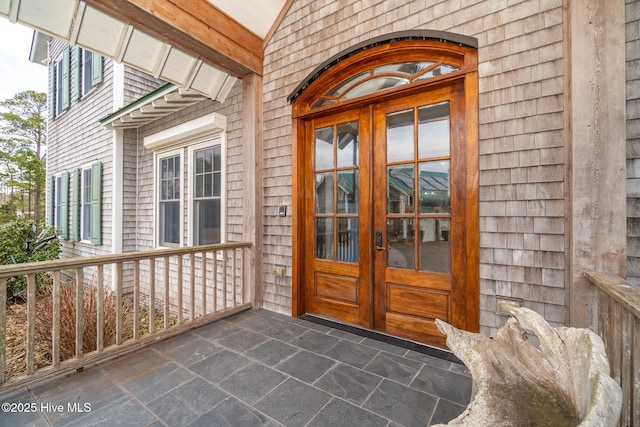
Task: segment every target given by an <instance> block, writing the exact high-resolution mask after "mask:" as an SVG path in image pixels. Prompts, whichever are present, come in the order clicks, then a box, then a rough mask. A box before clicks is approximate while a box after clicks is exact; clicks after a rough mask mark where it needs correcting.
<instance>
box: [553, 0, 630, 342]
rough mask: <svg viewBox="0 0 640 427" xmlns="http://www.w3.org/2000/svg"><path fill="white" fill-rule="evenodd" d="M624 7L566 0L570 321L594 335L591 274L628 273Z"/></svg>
mask: <svg viewBox="0 0 640 427" xmlns="http://www.w3.org/2000/svg"><path fill="white" fill-rule="evenodd" d="M624 3H625V2H624V1H622V0H615V1H610V0H581V1H576V0H565V1H564V22H565V26H564V27H565V56H564V57H565V64H564V67H565V78H564V92H565V134H564V137H565V149H566V151H565V153H566V159H565V162H566V165H567V169H566V172H567V174H566V189H565V190H566V204H565V206H566V207H567V211H566V212H565V215H566V216H565V217H566V227H565V236H566V247H567V251H566V257H567V259H566V264H565V265H566V268H567V270H566V284H567V286H566V288H565V289H566V294H565V296H566V301H565V305H566V307H567V311H566V324H567V325H568V326H574V327H591V328H592V329H593V330H594V331H597V301H596V292H595V288H594V287H593V286H592V285H590V283H589V281H588V280H587V279H586V278H585V277H584V275H583V272H584V271H585V270H595V271H604V272H609V273H613V274H616V275H619V276H622V277H625V275H626V192H625V177H626V163H625V156H626V141H625V139H626V138H625V45H624V40H625V19H624V18H625V4H624Z"/></svg>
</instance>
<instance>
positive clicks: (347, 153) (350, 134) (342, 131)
mask: <svg viewBox="0 0 640 427" xmlns="http://www.w3.org/2000/svg"><path fill="white" fill-rule="evenodd" d="M357 165H358V122H357V121H355V122H349V123H342V124H340V125H338V167H339V168H342V167H348V166H357Z"/></svg>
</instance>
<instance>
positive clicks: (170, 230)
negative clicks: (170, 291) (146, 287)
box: [144, 113, 227, 246]
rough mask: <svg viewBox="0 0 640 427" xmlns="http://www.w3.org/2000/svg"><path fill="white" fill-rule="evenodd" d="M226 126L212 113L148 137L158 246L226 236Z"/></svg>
mask: <svg viewBox="0 0 640 427" xmlns="http://www.w3.org/2000/svg"><path fill="white" fill-rule="evenodd" d="M226 126H227V118H226V117H225V116H223V115H221V114H218V113H213V114H208V115H205V116H202V117H199V118H197V119H193V120H190V121H188V122H185V123H182V124H180V125H178V126H175V127H172V128H169V129H165V130H163V131H161V132H158V133H155V134H152V135H148V136H145V137H144V146H145V147H146V148H147V149H149V150H152V151H154V153H155V154H154V156H155V157H154V158H155V163H154V164H155V168H154V174H155V185H156V189H155V195H156V196H155V197H156V201H155V227H156V230H155V236H156V237H155V241H156V245H157V246H175V245H183V244H187V245H208V244H216V243H223V242H225V240H226V238H225V233H226V229H225V223H226V215H225V210H226V191H225V188H226V181H225V176H226V160H225V159H226V133H225V131H226ZM183 201H184V203H183ZM185 225H186V226H185Z"/></svg>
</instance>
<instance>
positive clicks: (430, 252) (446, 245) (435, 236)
mask: <svg viewBox="0 0 640 427" xmlns="http://www.w3.org/2000/svg"><path fill="white" fill-rule="evenodd" d="M450 226H451V221H450V220H449V219H440V218H425V219H421V220H420V245H419V251H420V270H424V271H435V272H439V273H450V272H451V242H450V241H449V232H450Z"/></svg>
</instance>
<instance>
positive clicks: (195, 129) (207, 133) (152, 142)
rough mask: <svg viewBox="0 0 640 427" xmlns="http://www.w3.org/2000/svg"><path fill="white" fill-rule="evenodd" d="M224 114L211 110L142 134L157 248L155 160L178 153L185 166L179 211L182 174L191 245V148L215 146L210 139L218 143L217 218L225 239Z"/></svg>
mask: <svg viewBox="0 0 640 427" xmlns="http://www.w3.org/2000/svg"><path fill="white" fill-rule="evenodd" d="M226 133H227V117H226V116H223V115H222V114H219V113H211V114H207V115H205V116H202V117H198V118H197V119H194V120H190V121H188V122H185V123H182V124H179V125H177V126H174V127H172V128H169V129H165V130H163V131H160V132H157V133H154V134H151V135H148V136H145V137H144V139H143V143H144V146H145V148H147V149H148V150H152V151H153V152H154V155H153V160H154V161H153V247H155V248H160V247H162V246H159V245H158V240H159V239H158V237H159V236H158V235H159V229H158V225H159V224H158V221H159V212H158V205H159V200H160V197H159V194H158V191H159V188H158V179H159V178H158V170H157V168H158V161H159V159H161V158H163V157H168V156H171V155H175V154H176V153H180V156H181V163H180V164H181V165H183V166H184V165H185V163H186V167H184V169H183V171H184V170H186V171H187V175H185V174H184V173H182V175H181V178H182V181H181V185H182V191H181V192H180V212H182V213H183V215H184V212H185V210H184V203H185V197H184V195H185V185H184V181H185V177H186V191H187V193H186V194H187V197H186V199H187V200H186V203H188V205H187V206H188V207H187V214H186V215H187V230H188V236H187V244H189V245H193V242H194V238H193V232H192V231H193V228H192V227H193V222H194V219H193V198H194V197H193V191H194V188H193V185H194V184H193V176H192V175H193V161H192V158H191V157H192V154H193V151H194V150H195V149H196V148H194V147H198V148H201V147H203V146H206V145H207V144H208V145H209V146H210V145H215V143H212V141H217V140H219V141H220V142H219V143H220V145H221V149H220V151H221V155H222V164H221V168H222V171H221V173H222V177H221V190H222V195H221V196H222V197H221V202H220V209H221V215H220V216H221V217H220V222H221V224H220V234H221V236H220V241H221V242H226V241H227V232H226V230H227V185H226V183H227V135H226ZM185 147H188V150H187V151H188V153H187V158H186V160H185V159H184V148H185ZM184 245H185V242H184V229H182V230H181V233H180V247H182V246H184Z"/></svg>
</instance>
